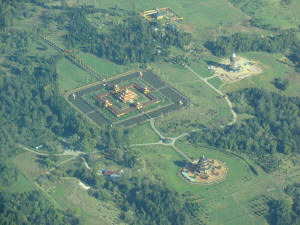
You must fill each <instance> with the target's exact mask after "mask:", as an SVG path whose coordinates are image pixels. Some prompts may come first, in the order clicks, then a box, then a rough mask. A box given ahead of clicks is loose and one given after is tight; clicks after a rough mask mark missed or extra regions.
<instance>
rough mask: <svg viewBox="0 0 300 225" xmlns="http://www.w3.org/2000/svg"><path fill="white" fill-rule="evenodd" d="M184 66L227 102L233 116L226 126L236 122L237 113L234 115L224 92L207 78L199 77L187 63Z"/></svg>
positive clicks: (230, 103)
mask: <svg viewBox="0 0 300 225" xmlns="http://www.w3.org/2000/svg"><path fill="white" fill-rule="evenodd" d="M185 67H186V68H187V69H188V70H189V71H191V72H192V73H193V74H195V75H196V76H197V77H198V78H200V80H202V81H203V82H204V83H205V84H207V85H208V86H209V87H210V88H212V89H213V90H214V91H215V92H217V93H218V94H219V95H220V96H222V97H224V99H225V101H226V102H227V104H228V106H229V108H230V111H231V113H232V116H233V118H232V121H231V122H229V123H228V124H227V126H231V125H233V124H234V123H235V122H236V120H237V115H236V113H235V111H234V110H233V108H232V102H231V101H230V100H229V98H228V96H227V95H226V94H224V93H223V92H222V91H220V90H219V89H217V88H215V87H214V86H213V85H211V84H210V83H209V82H208V81H207V78H203V77H201V76H200V75H199V74H198V73H196V72H195V71H194V70H193V69H192V68H191V67H189V66H187V65H185ZM208 78H212V77H208Z"/></svg>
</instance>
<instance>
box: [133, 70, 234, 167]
mask: <svg viewBox="0 0 300 225" xmlns="http://www.w3.org/2000/svg"><path fill="white" fill-rule="evenodd" d="M185 67H186V68H187V69H188V70H190V71H191V72H192V73H193V74H195V75H196V76H197V77H198V78H199V79H200V81H203V82H204V83H205V84H207V85H208V86H209V87H210V88H212V89H213V90H214V91H215V92H216V93H217V94H219V95H220V96H221V97H223V98H224V99H225V101H226V102H227V104H228V106H229V108H230V111H231V113H232V116H233V118H232V121H231V122H229V123H228V124H227V125H222V127H225V126H231V125H233V124H234V123H235V122H236V120H237V114H236V113H235V111H234V110H233V108H232V102H231V101H230V100H229V98H228V96H227V95H226V94H224V93H223V92H221V91H220V90H218V89H217V88H215V87H214V86H213V85H211V84H210V83H209V82H208V81H207V80H208V79H210V78H213V77H214V76H212V77H208V78H203V77H201V76H200V75H199V74H198V73H196V72H195V71H194V70H193V69H192V68H190V67H189V66H187V65H185ZM150 125H151V128H152V129H153V131H154V132H155V133H156V134H157V135H158V136H159V137H160V139H161V140H160V141H158V142H153V143H141V144H135V145H131V146H132V147H138V146H150V145H165V146H170V147H171V148H172V149H173V150H175V151H176V152H177V153H178V154H180V155H181V156H182V157H183V158H184V159H186V160H187V161H189V162H192V160H191V158H190V157H188V156H187V155H186V154H185V153H184V152H182V151H181V150H180V149H179V148H178V147H176V146H175V142H176V141H177V140H178V139H180V138H182V137H185V136H187V135H189V134H190V133H192V132H196V131H198V130H200V129H193V130H191V131H189V132H185V133H182V134H180V135H179V136H177V137H165V136H163V135H162V134H161V133H160V131H159V130H158V129H157V128H156V126H155V119H154V118H151V117H150ZM163 140H165V141H163ZM166 141H168V142H166Z"/></svg>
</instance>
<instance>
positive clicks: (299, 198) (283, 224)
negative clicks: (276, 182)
mask: <svg viewBox="0 0 300 225" xmlns="http://www.w3.org/2000/svg"><path fill="white" fill-rule="evenodd" d="M284 191H285V193H286V194H287V195H289V196H290V197H291V198H292V201H287V200H273V201H271V202H270V203H269V205H270V213H269V222H270V224H272V225H297V224H299V223H300V183H294V184H290V185H288V186H287V187H286V188H285V190H284Z"/></svg>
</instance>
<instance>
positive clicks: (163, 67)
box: [152, 63, 232, 136]
mask: <svg viewBox="0 0 300 225" xmlns="http://www.w3.org/2000/svg"><path fill="white" fill-rule="evenodd" d="M152 66H153V70H154V72H155V73H157V74H158V75H159V76H160V77H161V78H162V79H163V80H164V81H166V82H167V83H169V84H170V85H172V86H173V87H175V88H176V89H177V90H178V91H180V92H181V93H182V94H183V95H184V96H186V97H187V98H188V99H189V100H190V106H189V107H187V108H185V109H182V110H178V111H176V112H172V113H170V114H167V115H164V116H163V117H162V118H160V119H158V120H157V126H158V127H159V128H160V130H161V131H162V133H163V134H165V135H167V136H174V135H178V134H181V133H183V132H185V131H187V130H190V129H191V127H192V126H193V124H194V125H195V124H202V125H211V124H217V125H224V124H226V123H228V122H229V121H231V120H232V114H231V112H230V110H229V107H228V105H227V103H226V102H225V100H224V99H223V98H220V96H219V95H218V94H217V93H216V92H214V91H213V90H212V89H211V88H210V87H208V86H207V85H206V84H205V83H204V82H202V81H201V80H200V79H199V78H198V77H197V76H195V75H194V74H193V73H191V72H190V71H188V70H187V69H185V68H184V67H182V66H174V65H171V64H167V63H161V64H157V65H152ZM200 75H201V73H200Z"/></svg>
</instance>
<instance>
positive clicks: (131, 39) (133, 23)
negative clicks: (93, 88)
mask: <svg viewBox="0 0 300 225" xmlns="http://www.w3.org/2000/svg"><path fill="white" fill-rule="evenodd" d="M94 12H95V11H94V10H93V9H90V8H86V7H83V8H80V9H78V8H75V9H70V10H69V16H70V18H71V22H70V24H69V25H68V26H67V30H68V34H67V35H66V36H65V40H66V43H67V45H69V46H71V47H74V46H79V47H81V48H82V49H83V50H85V51H87V52H90V53H93V54H95V55H97V56H99V57H105V58H107V59H109V60H111V61H113V62H115V63H118V64H127V63H132V62H141V63H146V62H150V61H156V60H158V59H160V58H161V57H163V56H167V55H168V54H169V51H168V49H169V47H170V46H175V47H178V48H181V49H183V48H184V46H185V45H188V44H189V43H190V41H191V34H190V33H186V32H184V31H180V30H178V29H176V27H171V26H163V25H162V24H159V23H156V22H153V23H150V22H148V21H146V20H144V19H142V18H141V17H140V16H138V15H137V14H136V13H134V12H128V15H127V17H128V19H126V20H125V21H122V22H120V23H119V24H116V25H112V26H110V28H109V31H107V32H100V33H99V32H95V30H96V28H95V27H94V26H93V25H91V23H90V22H89V21H88V20H87V18H86V16H87V14H88V13H94Z"/></svg>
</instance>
